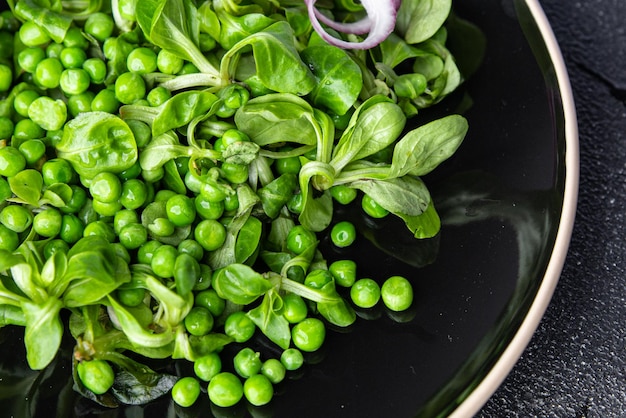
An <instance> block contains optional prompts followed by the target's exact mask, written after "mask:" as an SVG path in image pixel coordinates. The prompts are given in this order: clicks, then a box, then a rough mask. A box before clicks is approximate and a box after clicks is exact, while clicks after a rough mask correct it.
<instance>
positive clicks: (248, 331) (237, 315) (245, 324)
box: [224, 311, 256, 343]
mask: <svg viewBox="0 0 626 418" xmlns="http://www.w3.org/2000/svg"><path fill="white" fill-rule="evenodd" d="M255 330H256V325H254V322H252V319H250V317H248V315H246V314H245V312H243V311H237V312H233V313H231V314H230V315H228V317H227V318H226V321H225V323H224V333H225V334H226V335H228V336H229V337H231V338H232V339H233V340H235V341H236V342H238V343H243V342H246V341H248V340H249V339H250V338H252V336H253V335H254V331H255Z"/></svg>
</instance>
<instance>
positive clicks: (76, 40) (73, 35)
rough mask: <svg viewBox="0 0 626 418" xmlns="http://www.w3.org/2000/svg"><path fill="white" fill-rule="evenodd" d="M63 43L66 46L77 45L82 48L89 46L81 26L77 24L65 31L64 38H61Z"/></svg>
mask: <svg viewBox="0 0 626 418" xmlns="http://www.w3.org/2000/svg"><path fill="white" fill-rule="evenodd" d="M63 45H64V46H65V47H66V48H72V47H78V48H82V49H87V48H88V47H89V41H88V40H87V38H85V36H84V35H83V32H82V30H81V28H79V27H77V26H72V27H71V28H69V29H68V30H67V32H66V33H65V38H63Z"/></svg>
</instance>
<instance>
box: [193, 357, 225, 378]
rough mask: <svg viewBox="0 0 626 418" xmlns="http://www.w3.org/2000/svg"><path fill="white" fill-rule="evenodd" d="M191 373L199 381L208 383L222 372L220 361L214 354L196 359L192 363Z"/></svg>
mask: <svg viewBox="0 0 626 418" xmlns="http://www.w3.org/2000/svg"><path fill="white" fill-rule="evenodd" d="M193 371H194V373H195V374H196V376H197V377H198V378H199V379H200V380H203V381H205V382H208V381H210V380H211V379H213V378H214V377H215V376H217V375H218V374H219V373H220V372H221V371H222V359H221V358H220V356H219V354H217V353H215V352H213V353H209V354H206V355H204V356H201V357H198V358H196V359H195V360H194V362H193Z"/></svg>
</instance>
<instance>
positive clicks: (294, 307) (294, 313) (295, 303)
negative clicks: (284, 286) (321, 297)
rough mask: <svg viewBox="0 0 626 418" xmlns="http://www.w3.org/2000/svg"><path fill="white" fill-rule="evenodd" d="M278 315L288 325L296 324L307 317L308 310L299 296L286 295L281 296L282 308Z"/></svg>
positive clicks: (293, 294)
mask: <svg viewBox="0 0 626 418" xmlns="http://www.w3.org/2000/svg"><path fill="white" fill-rule="evenodd" d="M280 313H281V315H282V316H284V317H285V319H286V320H287V321H288V322H289V323H290V324H297V323H298V322H300V321H302V320H304V319H305V318H306V317H307V315H308V308H307V306H306V302H305V301H304V299H303V298H302V297H301V296H300V295H296V294H295V293H287V294H286V295H285V296H283V307H282V308H281V310H280Z"/></svg>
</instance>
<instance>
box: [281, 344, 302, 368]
mask: <svg viewBox="0 0 626 418" xmlns="http://www.w3.org/2000/svg"><path fill="white" fill-rule="evenodd" d="M280 362H281V363H282V365H283V366H285V369H287V370H298V369H299V368H300V367H302V365H303V364H304V356H303V355H302V352H301V351H300V350H298V349H297V348H293V347H291V348H288V349H286V350H285V351H283V352H282V354H281V355H280Z"/></svg>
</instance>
